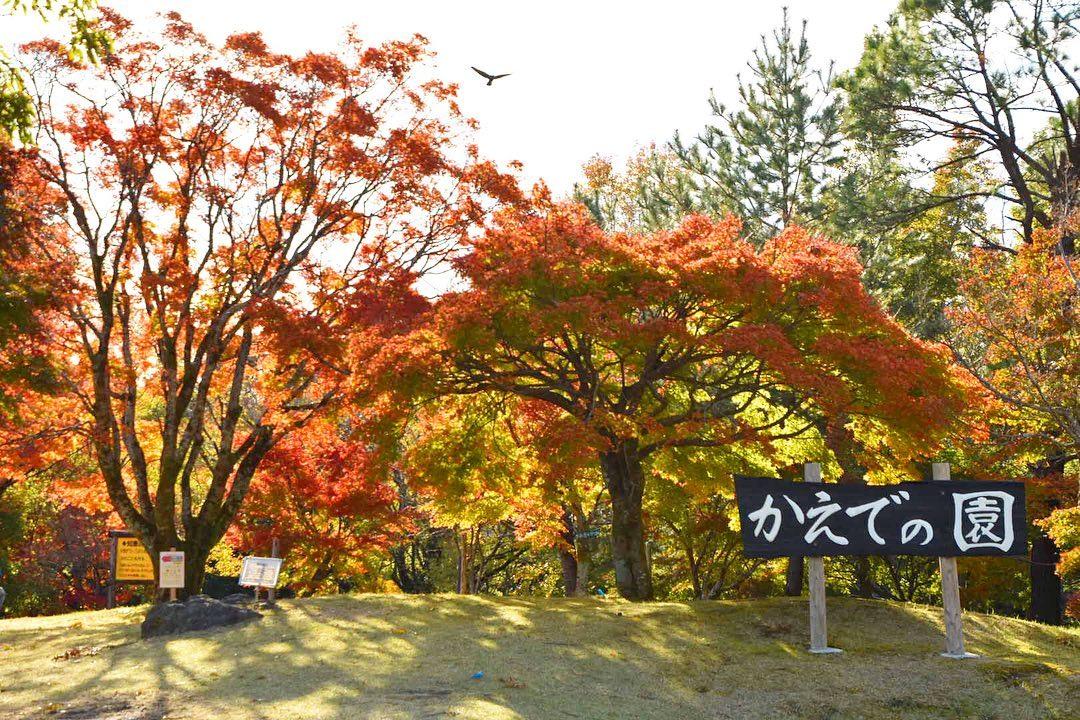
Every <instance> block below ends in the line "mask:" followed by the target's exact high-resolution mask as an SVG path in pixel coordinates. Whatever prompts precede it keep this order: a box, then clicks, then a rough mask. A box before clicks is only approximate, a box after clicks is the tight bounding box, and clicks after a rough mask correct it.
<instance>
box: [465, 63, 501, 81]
mask: <svg viewBox="0 0 1080 720" xmlns="http://www.w3.org/2000/svg"><path fill="white" fill-rule="evenodd" d="M470 67H472V69H473V70H475V71H476V74H477V75H479V76H480V77H483V78H487V84H488V85H491V83H493V82H495V81H496V80H498V79H499V78H504V77H506V76H507V75H509V74H510V73H503V74H502V75H492V74H491V73H486V72H484V71H483V70H481V69H480V68H478V67H476V66H475V65H471V66H470Z"/></svg>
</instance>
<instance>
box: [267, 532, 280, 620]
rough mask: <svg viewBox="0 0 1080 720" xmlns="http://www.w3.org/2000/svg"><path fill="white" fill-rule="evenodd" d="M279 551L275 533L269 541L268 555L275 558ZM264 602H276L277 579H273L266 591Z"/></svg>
mask: <svg viewBox="0 0 1080 720" xmlns="http://www.w3.org/2000/svg"><path fill="white" fill-rule="evenodd" d="M279 551H280V545H279V543H278V539H277V536H276V535H275V536H274V539H273V540H271V541H270V557H271V558H277V557H278V552H279ZM278 567H279V571H280V565H279V566H278ZM266 602H268V603H269V604H271V605H273V604H274V603H275V602H277V579H276V578H275V579H274V584H273V586H272V587H271V588H270V589H269V590H267V591H266Z"/></svg>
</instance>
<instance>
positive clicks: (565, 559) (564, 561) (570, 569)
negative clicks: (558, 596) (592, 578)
mask: <svg viewBox="0 0 1080 720" xmlns="http://www.w3.org/2000/svg"><path fill="white" fill-rule="evenodd" d="M559 563H560V564H561V565H562V581H563V593H564V594H565V595H566V597H574V596H575V595H576V594H577V577H578V563H577V558H575V557H574V553H572V552H570V551H569V550H567V549H566V548H565V547H563V546H561V545H560V546H559Z"/></svg>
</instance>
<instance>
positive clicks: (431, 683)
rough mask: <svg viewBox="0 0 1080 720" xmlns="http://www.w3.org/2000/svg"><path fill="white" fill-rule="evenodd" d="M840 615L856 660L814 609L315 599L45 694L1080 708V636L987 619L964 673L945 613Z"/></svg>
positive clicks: (792, 602)
mask: <svg viewBox="0 0 1080 720" xmlns="http://www.w3.org/2000/svg"><path fill="white" fill-rule="evenodd" d="M829 613H830V614H829V623H830V625H829V629H830V641H831V642H832V644H834V645H838V646H840V647H843V648H844V649H845V651H846V652H845V653H844V654H843V655H839V656H829V657H824V656H810V655H809V654H808V653H807V652H806V649H805V642H806V638H807V635H808V627H807V625H808V621H807V608H806V601H805V600H802V599H798V598H790V599H789V598H782V599H771V600H764V601H746V602H709V603H690V604H679V603H656V604H644V605H631V604H629V603H623V602H617V601H598V600H591V599H588V600H583V599H565V600H563V599H536V600H532V599H516V598H510V599H506V598H501V599H495V598H486V597H454V596H441V595H433V596H357V597H351V596H341V597H327V598H315V599H310V600H305V601H297V602H287V603H283V604H282V609H280V610H277V611H270V612H268V613H267V615H266V617H265V618H263V619H262V620H260V621H257V622H253V623H250V624H246V625H243V626H237V627H235V628H232V629H226V630H223V631H220V632H214V633H195V634H192V635H188V636H180V637H172V638H159V639H155V640H151V641H146V642H142V641H138V640H135V639H134V638H135V637H137V632H138V630H137V627H124V626H123V625H122V624H117V625H110V626H108V627H105V628H102V629H101V630H100V631H97V633H96V634H95V635H94V638H93V642H98V643H102V644H103V645H106V644H107V645H108V647H107V649H105V650H103V651H101V652H100V653H99V654H98V655H97V656H95V657H93V658H86V659H85V660H78V661H75V662H73V663H72V664H71V666H70V667H72V668H74V667H76V666H80V665H81V666H82V670H81V671H80V672H75V673H70V672H65V673H63V674H62V675H63V677H57V676H55V675H56V674H55V673H54V674H51V675H47V676H42V677H41V678H40V679H39V680H38V681H37V682H38V686H37V687H36V692H37V694H39V695H40V696H42V697H48V698H50V699H51V700H54V701H60V702H67V703H74V702H75V701H76V700H85V699H86V698H88V697H90V698H96V699H98V700H100V701H114V700H117V699H120V700H123V699H125V698H131V697H136V698H144V699H148V700H150V701H153V702H158V701H162V699H163V702H164V705H163V706H161V707H164V706H167V713H168V717H170V718H183V717H191V718H200V720H202V719H203V718H206V717H214V716H216V715H217V714H221V715H225V714H227V715H228V716H229V717H230V718H260V719H262V718H266V720H270V719H271V718H273V720H280V718H283V717H298V718H307V717H310V718H350V719H351V718H372V719H374V718H439V717H456V718H485V719H489V718H490V719H492V720H497V719H498V718H530V719H532V718H590V719H593V718H595V719H601V718H628V717H633V718H682V717H687V718H689V717H695V718H696V717H703V718H744V717H806V718H824V717H833V718H845V717H852V718H854V717H860V718H877V717H880V718H894V717H895V718H929V717H941V716H943V715H945V716H955V717H986V718H993V717H1000V718H1008V720H1021V719H1022V718H1028V717H1030V718H1044V717H1055V716H1058V717H1068V712H1070V710H1069V708H1074V707H1076V704H1075V701H1076V699H1077V697H1076V693H1077V692H1078V688H1077V681H1076V679H1075V678H1076V676H1077V674H1078V673H1080V648H1078V647H1077V645H1075V644H1074V645H1072V646H1070V645H1069V643H1070V642H1078V638H1080V635H1078V634H1077V633H1076V632H1075V631H1063V630H1057V629H1052V628H1046V627H1044V626H1039V625H1035V624H1031V623H1021V622H1017V621H1012V620H1008V619H1003V618H990V617H986V616H973V615H968V616H965V630H966V631H967V634H968V639H969V645H970V649H972V650H973V651H975V652H979V653H981V654H983V655H984V657H983V658H981V659H979V660H975V661H963V662H957V661H951V660H947V659H945V658H941V657H940V655H939V653H940V650H941V645H942V642H943V641H942V635H941V632H942V631H941V622H940V610H939V609H935V608H918V607H911V606H900V605H896V604H891V603H883V602H872V601H857V600H850V599H846V598H837V599H833V598H830V600H829ZM1006 629H1007V632H1006ZM48 632H49V633H50V634H49V636H48V639H47V642H48V643H53V644H55V643H57V642H58V639H57V636H56V633H55V632H54V631H52V630H50V631H48ZM81 641H82V640H80V642H81ZM62 642H63V641H62V640H61V644H62ZM0 662H2V660H0ZM84 663H85V665H83V664H84ZM477 673H482V676H480V677H474V675H476V674H477ZM1070 676H1071V677H1072V679H1070ZM27 682H30V683H31V684H33V683H34V682H35V681H34V680H32V679H28V680H27ZM30 689H31V690H34V689H35V688H30ZM135 693H138V695H135ZM3 698H4V694H3V693H0V704H2V702H3ZM144 704H146V703H144ZM0 706H2V705H0ZM72 707H77V706H75V705H72ZM163 712H165V711H164V710H163ZM27 717H30V715H29V714H28V715H27ZM37 717H40V715H37ZM103 717H107V716H103ZM138 720H144V719H143V718H142V717H140V718H138Z"/></svg>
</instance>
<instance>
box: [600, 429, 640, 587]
mask: <svg viewBox="0 0 1080 720" xmlns="http://www.w3.org/2000/svg"><path fill="white" fill-rule="evenodd" d="M600 466H601V468H602V469H603V472H604V482H605V484H606V485H607V489H608V494H609V495H610V497H611V558H612V561H613V562H614V565H615V584H616V585H618V588H619V594H620V595H622V596H623V597H624V598H626V599H627V600H652V597H653V588H652V577H651V576H650V574H649V565H648V559H647V558H646V556H645V523H644V520H643V519H642V516H641V501H642V497H643V495H644V491H645V476H644V474H643V472H642V468H641V456H640V455H639V454H638V448H637V441H636V440H619V441H618V442H617V444H616V445H615V447H614V448H613V449H612V450H609V451H607V452H603V453H600Z"/></svg>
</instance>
